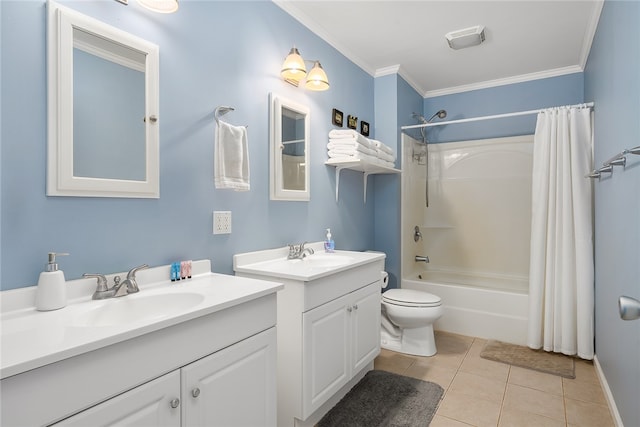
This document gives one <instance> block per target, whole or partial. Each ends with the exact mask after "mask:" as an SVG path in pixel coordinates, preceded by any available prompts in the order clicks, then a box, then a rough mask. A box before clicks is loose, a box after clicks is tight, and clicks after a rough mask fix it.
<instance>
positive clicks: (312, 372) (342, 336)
mask: <svg viewBox="0 0 640 427" xmlns="http://www.w3.org/2000/svg"><path fill="white" fill-rule="evenodd" d="M348 302H349V295H346V296H343V297H341V298H338V299H336V300H334V301H331V302H328V303H326V304H324V305H321V306H319V307H316V308H314V309H313V310H309V311H308V312H306V313H304V314H303V316H302V331H303V332H302V337H303V338H302V417H303V419H306V418H307V417H308V416H309V415H311V414H312V413H313V411H315V410H316V409H318V408H319V407H320V405H322V404H323V403H324V402H325V401H326V400H327V399H328V398H329V397H331V396H333V394H334V393H335V392H337V391H338V390H339V389H340V387H342V386H343V385H344V384H346V383H347V382H348V381H349V379H350V377H351V372H350V368H349V367H350V358H351V355H350V350H349V349H350V342H349V334H350V330H351V326H350V325H351V323H350V321H351V313H350V311H351V310H352V309H351V305H350V304H348Z"/></svg>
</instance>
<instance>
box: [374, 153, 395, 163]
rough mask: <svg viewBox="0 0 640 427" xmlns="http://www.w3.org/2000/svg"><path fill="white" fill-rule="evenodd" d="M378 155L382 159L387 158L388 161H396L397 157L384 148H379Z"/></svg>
mask: <svg viewBox="0 0 640 427" xmlns="http://www.w3.org/2000/svg"><path fill="white" fill-rule="evenodd" d="M376 155H377V156H378V158H379V159H381V160H385V161H387V162H395V160H396V158H395V156H393V155H391V154H389V153H385V152H384V151H382V150H377V153H376Z"/></svg>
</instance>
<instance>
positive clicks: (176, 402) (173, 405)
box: [169, 398, 180, 409]
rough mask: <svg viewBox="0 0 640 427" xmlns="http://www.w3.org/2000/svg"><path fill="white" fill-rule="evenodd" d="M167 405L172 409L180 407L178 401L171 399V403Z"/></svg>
mask: <svg viewBox="0 0 640 427" xmlns="http://www.w3.org/2000/svg"><path fill="white" fill-rule="evenodd" d="M169 405H171V407H172V408H173V409H176V408H177V407H178V406H180V399H178V398H175V399H172V400H171V402H169Z"/></svg>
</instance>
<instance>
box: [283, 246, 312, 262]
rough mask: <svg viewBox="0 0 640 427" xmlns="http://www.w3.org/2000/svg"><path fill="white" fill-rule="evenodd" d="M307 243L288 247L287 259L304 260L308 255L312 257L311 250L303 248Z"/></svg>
mask: <svg viewBox="0 0 640 427" xmlns="http://www.w3.org/2000/svg"><path fill="white" fill-rule="evenodd" d="M306 244H307V242H303V243H301V244H299V245H289V255H288V256H287V259H304V257H306V256H308V255H313V253H314V252H313V249H312V248H305V247H304V245H306Z"/></svg>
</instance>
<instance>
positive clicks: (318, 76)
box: [305, 61, 329, 91]
mask: <svg viewBox="0 0 640 427" xmlns="http://www.w3.org/2000/svg"><path fill="white" fill-rule="evenodd" d="M305 87H306V88H307V89H309V90H318V91H320V90H327V89H329V79H328V78H327V73H325V72H324V70H323V69H322V65H320V61H315V63H314V64H313V68H312V69H311V71H309V74H308V75H307V83H306V84H305Z"/></svg>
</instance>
